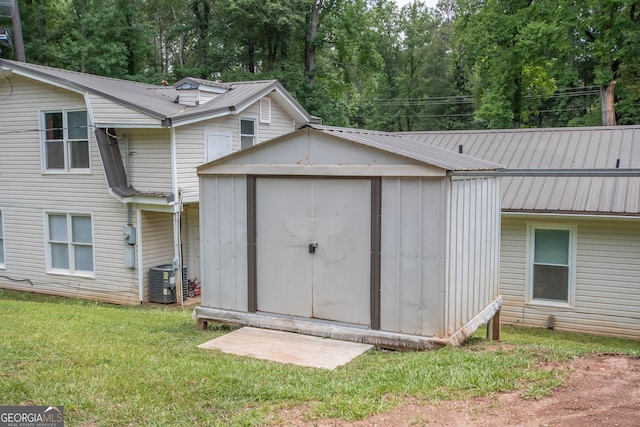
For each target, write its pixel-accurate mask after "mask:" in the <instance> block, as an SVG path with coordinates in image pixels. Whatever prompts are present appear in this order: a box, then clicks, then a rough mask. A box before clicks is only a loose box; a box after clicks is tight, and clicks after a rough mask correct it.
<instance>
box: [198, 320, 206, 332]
mask: <svg viewBox="0 0 640 427" xmlns="http://www.w3.org/2000/svg"><path fill="white" fill-rule="evenodd" d="M207 326H208V322H207V321H206V320H204V319H200V318H198V320H197V321H196V328H198V329H200V330H201V331H204V330H205V329H207Z"/></svg>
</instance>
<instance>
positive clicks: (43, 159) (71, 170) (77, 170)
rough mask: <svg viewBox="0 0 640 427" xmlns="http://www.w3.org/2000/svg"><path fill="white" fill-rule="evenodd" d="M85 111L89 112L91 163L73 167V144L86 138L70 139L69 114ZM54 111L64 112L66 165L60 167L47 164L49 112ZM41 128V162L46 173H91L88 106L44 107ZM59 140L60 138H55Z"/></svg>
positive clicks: (64, 154)
mask: <svg viewBox="0 0 640 427" xmlns="http://www.w3.org/2000/svg"><path fill="white" fill-rule="evenodd" d="M80 111H82V112H84V113H86V114H87V124H86V125H87V138H86V141H87V155H88V157H89V165H88V167H86V168H73V167H71V144H72V143H73V142H77V141H85V139H70V138H69V124H68V122H69V119H68V114H69V113H74V112H80ZM52 113H61V114H62V133H63V137H62V140H61V142H62V144H63V156H64V167H63V168H60V169H54V168H48V166H47V141H49V140H48V139H47V119H46V115H47V114H52ZM40 123H41V125H40V129H42V132H41V138H40V139H41V147H40V153H41V162H42V172H43V173H46V174H61V173H64V174H68V173H79V174H91V133H90V132H89V112H88V111H87V109H86V108H47V109H42V110H41V111H40ZM53 141H59V140H53Z"/></svg>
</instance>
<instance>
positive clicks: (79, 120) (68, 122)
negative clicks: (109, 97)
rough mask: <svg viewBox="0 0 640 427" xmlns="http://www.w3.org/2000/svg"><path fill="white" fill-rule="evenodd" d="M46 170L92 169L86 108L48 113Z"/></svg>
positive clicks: (46, 113) (45, 120)
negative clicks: (83, 109)
mask: <svg viewBox="0 0 640 427" xmlns="http://www.w3.org/2000/svg"><path fill="white" fill-rule="evenodd" d="M44 126H45V132H44V148H43V150H44V169H45V170H47V171H70V170H80V169H89V131H88V127H87V112H86V111H66V110H63V111H49V112H45V113H44Z"/></svg>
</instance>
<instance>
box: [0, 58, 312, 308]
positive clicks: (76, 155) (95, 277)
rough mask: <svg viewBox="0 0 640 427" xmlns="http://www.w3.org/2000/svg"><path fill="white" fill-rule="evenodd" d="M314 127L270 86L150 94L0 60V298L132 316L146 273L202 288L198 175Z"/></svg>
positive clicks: (193, 85) (196, 85)
mask: <svg viewBox="0 0 640 427" xmlns="http://www.w3.org/2000/svg"><path fill="white" fill-rule="evenodd" d="M311 119H312V118H311V117H310V116H309V114H308V113H307V112H306V111H305V110H304V109H303V108H302V107H301V106H300V105H299V104H298V103H297V102H296V101H295V100H294V99H293V98H292V97H291V96H290V94H289V93H288V92H287V91H286V90H285V89H284V88H283V87H282V86H281V85H280V84H279V83H278V82H277V81H255V82H242V83H221V82H212V81H206V80H200V79H193V78H185V79H183V80H181V81H179V82H178V83H176V84H175V85H173V86H163V85H157V86H156V85H148V84H141V83H135V82H130V81H123V80H117V79H111V78H105V77H98V76H93V75H89V74H83V73H76V72H71V71H65V70H59V69H55V68H49V67H44V66H37V65H31V64H25V63H18V62H13V61H8V60H0V287H2V288H7V289H18V290H26V291H33V292H42V293H48V294H56V295H65V296H74V297H80V298H92V299H99V300H102V301H109V302H115V303H121V304H137V303H139V302H143V301H147V300H148V299H149V286H148V277H147V276H148V272H149V269H150V268H151V267H157V266H159V265H167V264H168V265H172V266H173V265H174V264H175V266H176V270H177V271H184V268H181V267H186V270H187V274H188V277H189V278H194V277H196V276H198V275H199V270H200V255H199V248H200V243H199V216H198V212H199V208H198V203H199V200H200V198H199V193H198V176H197V174H196V167H197V166H198V165H200V164H202V163H205V162H208V161H211V160H213V159H216V158H218V157H220V156H223V155H225V154H228V153H231V152H233V151H236V150H239V149H242V148H247V147H251V146H253V145H255V144H259V143H261V142H263V141H265V140H268V139H271V138H274V137H276V136H279V135H282V134H285V133H289V132H291V131H293V130H295V129H296V128H298V127H300V126H301V125H304V124H305V123H307V122H309V121H310V120H311ZM238 215H244V214H243V213H241V212H238ZM176 276H177V277H176V278H175V280H176V281H178V282H179V281H180V278H181V276H182V275H180V274H177V275H176Z"/></svg>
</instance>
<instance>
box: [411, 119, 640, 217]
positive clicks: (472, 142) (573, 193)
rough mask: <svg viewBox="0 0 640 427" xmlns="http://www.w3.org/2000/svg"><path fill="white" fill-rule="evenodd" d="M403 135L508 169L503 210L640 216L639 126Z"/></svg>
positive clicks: (503, 189) (503, 188)
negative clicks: (511, 174)
mask: <svg viewBox="0 0 640 427" xmlns="http://www.w3.org/2000/svg"><path fill="white" fill-rule="evenodd" d="M400 135H402V136H403V137H405V138H411V139H413V140H415V141H417V142H421V143H425V144H427V145H430V146H433V147H438V148H442V149H445V150H448V151H454V152H459V151H460V150H462V151H463V152H464V153H465V154H468V155H470V156H474V157H478V158H480V159H484V160H487V161H491V162H497V163H501V164H503V165H505V167H506V168H507V170H505V172H507V174H505V176H504V177H503V178H502V209H503V211H513V212H544V213H557V214H564V213H567V214H585V215H630V216H640V174H639V173H638V169H639V168H640V126H616V127H588V128H549V129H517V130H494V131H451V132H411V133H401V134H400ZM511 170H513V171H514V172H517V170H522V172H524V173H525V174H529V175H528V176H507V175H508V172H509V171H511ZM589 171H593V172H594V173H593V174H590V173H589ZM607 171H608V172H609V173H607ZM571 172H574V173H573V175H572V173H571ZM589 175H591V176H589ZM607 175H616V176H607Z"/></svg>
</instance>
